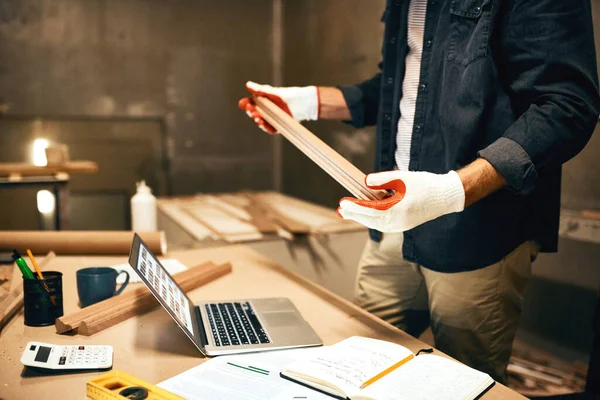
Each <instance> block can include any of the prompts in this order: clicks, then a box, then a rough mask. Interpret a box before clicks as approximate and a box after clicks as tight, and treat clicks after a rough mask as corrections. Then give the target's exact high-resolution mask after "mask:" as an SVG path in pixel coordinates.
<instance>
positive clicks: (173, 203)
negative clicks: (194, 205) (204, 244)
mask: <svg viewBox="0 0 600 400" xmlns="http://www.w3.org/2000/svg"><path fill="white" fill-rule="evenodd" d="M181 204H182V202H181V201H179V200H178V199H158V202H157V205H158V208H160V210H161V211H162V212H163V213H165V214H166V215H167V216H168V217H169V218H170V219H171V221H173V222H175V223H176V224H177V225H179V226H180V227H181V228H182V229H184V230H185V231H186V232H187V233H189V234H190V235H192V236H193V237H194V238H195V239H196V240H198V241H204V240H207V239H211V238H212V239H218V238H219V237H218V235H217V234H215V233H214V232H213V231H211V230H210V229H208V228H207V227H206V226H205V225H204V224H202V223H200V222H198V221H197V220H196V218H190V216H189V214H188V213H186V212H185V211H183V209H182V208H181Z"/></svg>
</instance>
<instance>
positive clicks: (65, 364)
mask: <svg viewBox="0 0 600 400" xmlns="http://www.w3.org/2000/svg"><path fill="white" fill-rule="evenodd" d="M112 361H113V348H112V346H89V345H85V346H84V345H81V346H79V345H78V346H58V345H55V344H49V343H40V342H29V343H27V346H26V347H25V351H24V352H23V355H22V356H21V364H23V365H25V366H26V367H33V368H44V369H49V370H85V369H91V370H103V369H111V368H112Z"/></svg>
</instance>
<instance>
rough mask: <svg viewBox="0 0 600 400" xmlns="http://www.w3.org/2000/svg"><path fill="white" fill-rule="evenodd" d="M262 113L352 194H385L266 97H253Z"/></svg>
mask: <svg viewBox="0 0 600 400" xmlns="http://www.w3.org/2000/svg"><path fill="white" fill-rule="evenodd" d="M254 101H255V102H256V108H257V110H258V112H260V114H261V115H262V117H263V118H264V119H265V120H266V121H267V122H269V123H270V124H271V125H273V126H274V127H275V128H276V129H277V130H278V131H279V132H280V133H281V134H282V135H283V136H284V137H285V138H286V139H288V140H289V141H290V142H292V143H293V144H294V145H295V146H296V147H298V148H299V149H300V150H301V151H302V152H304V153H305V154H306V155H307V156H308V157H309V158H310V159H311V160H313V161H314V162H315V163H316V164H317V165H319V167H321V168H322V169H323V170H324V171H326V172H327V173H328V174H329V175H331V177H332V178H334V179H335V180H336V181H338V182H339V183H340V184H341V185H342V186H344V187H345V188H346V189H347V190H348V191H349V192H350V193H352V194H353V195H354V196H356V197H358V198H360V199H364V200H376V199H381V198H383V197H385V196H387V192H385V191H383V190H378V191H376V190H371V189H369V188H367V187H366V186H365V184H364V181H365V174H364V173H363V172H361V171H360V170H359V169H358V168H356V167H355V166H354V165H353V164H352V163H350V162H349V161H348V160H346V159H345V158H344V157H342V156H341V155H340V154H339V153H338V152H336V151H335V150H333V149H332V148H331V147H329V146H328V145H327V144H326V143H325V142H323V141H322V140H321V139H319V138H318V137H316V136H315V135H314V134H313V133H312V132H310V131H309V130H308V129H306V128H305V127H304V126H302V125H301V124H300V123H298V122H297V121H295V120H294V119H293V118H292V117H291V116H289V115H288V114H287V113H286V112H284V111H283V110H282V109H281V108H279V107H277V106H276V105H275V104H274V103H273V102H272V101H270V100H269V99H267V98H265V97H255V98H254Z"/></svg>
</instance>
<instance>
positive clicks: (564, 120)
mask: <svg viewBox="0 0 600 400" xmlns="http://www.w3.org/2000/svg"><path fill="white" fill-rule="evenodd" d="M509 13H510V14H509V15H508V17H507V22H506V25H505V26H504V28H503V32H502V38H501V45H502V54H503V57H504V60H502V61H501V62H502V64H501V71H503V72H501V77H502V81H503V82H505V85H506V87H507V89H508V91H509V94H510V96H511V99H512V102H513V106H514V108H515V111H516V112H517V115H519V118H518V119H517V120H516V121H515V123H514V124H512V125H511V126H510V127H509V128H508V129H507V130H506V132H505V133H504V135H503V137H501V138H500V139H498V140H497V141H495V142H493V143H492V144H490V145H489V146H488V147H486V148H485V149H483V150H481V151H480V152H479V156H480V157H483V158H485V159H486V160H488V161H489V162H490V163H491V164H492V165H493V166H494V168H495V169H496V170H497V171H498V172H499V173H500V174H501V175H502V176H503V177H504V178H505V179H506V180H507V181H508V186H509V188H510V189H512V190H514V191H516V192H517V193H519V194H528V193H529V192H531V191H532V190H533V188H534V187H535V185H536V182H537V180H538V175H539V174H541V173H544V171H545V170H547V169H552V168H556V167H557V166H559V165H561V164H562V163H564V162H566V161H567V160H569V159H570V158H572V157H574V156H575V155H576V154H577V153H579V152H580V151H581V150H582V149H583V147H584V146H585V145H586V143H587V142H588V140H589V139H590V137H591V135H592V133H593V131H594V128H595V126H596V123H597V122H598V114H599V110H600V97H599V95H598V76H597V67H596V54H595V46H594V34H593V28H592V18H591V6H590V3H589V0H572V1H564V0H516V1H515V2H514V5H513V6H512V10H511V11H509Z"/></svg>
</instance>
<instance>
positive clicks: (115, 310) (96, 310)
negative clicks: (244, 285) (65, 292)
mask: <svg viewBox="0 0 600 400" xmlns="http://www.w3.org/2000/svg"><path fill="white" fill-rule="evenodd" d="M231 270H232V268H231V264H223V265H215V264H213V263H211V262H207V263H204V264H201V265H199V266H197V267H194V268H190V269H188V270H186V271H183V272H180V273H178V274H175V275H174V276H173V279H174V280H175V282H177V284H178V285H179V286H180V287H181V289H182V290H183V291H184V292H188V291H190V290H192V289H195V288H198V287H200V286H202V285H205V284H207V283H209V282H212V281H213V280H215V279H217V278H219V277H221V276H223V275H226V274H228V273H230V272H231ZM156 305H158V302H157V301H156V299H155V298H154V296H153V295H152V293H150V291H149V290H148V289H147V288H146V287H145V286H139V287H137V288H135V289H133V290H130V291H127V292H126V293H123V294H121V295H119V296H115V297H111V298H110V299H107V300H104V301H101V302H99V303H96V304H92V305H91V306H89V307H86V308H84V309H82V310H80V311H77V312H75V313H73V314H71V315H68V316H63V317H61V318H58V319H57V320H56V324H55V327H56V332H57V333H65V332H69V331H73V330H75V329H76V330H77V332H78V333H80V334H82V335H86V336H89V335H92V334H94V333H96V332H99V331H101V330H104V329H106V328H108V327H111V326H113V325H115V324H117V323H119V322H121V321H124V320H126V319H129V318H131V317H133V316H135V315H138V314H141V313H144V312H146V311H148V310H150V309H152V308H154V307H155V306H156Z"/></svg>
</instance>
